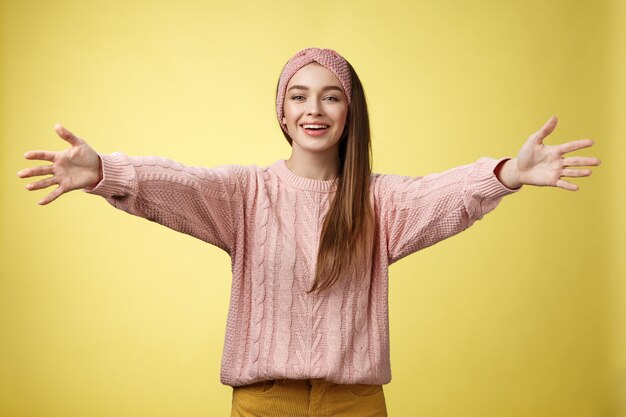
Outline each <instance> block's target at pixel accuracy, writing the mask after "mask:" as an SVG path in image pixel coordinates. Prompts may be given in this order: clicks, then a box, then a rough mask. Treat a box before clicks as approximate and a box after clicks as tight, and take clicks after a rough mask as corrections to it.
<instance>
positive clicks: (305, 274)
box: [84, 153, 517, 386]
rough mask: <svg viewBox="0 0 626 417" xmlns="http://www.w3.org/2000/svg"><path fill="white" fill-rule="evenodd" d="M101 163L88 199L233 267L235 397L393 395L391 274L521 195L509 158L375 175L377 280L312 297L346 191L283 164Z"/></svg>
mask: <svg viewBox="0 0 626 417" xmlns="http://www.w3.org/2000/svg"><path fill="white" fill-rule="evenodd" d="M100 158H101V160H102V170H103V179H102V181H101V182H100V183H99V184H97V186H96V187H93V188H85V189H84V191H85V192H87V193H91V194H96V195H100V196H102V197H104V198H105V199H106V200H107V201H108V202H109V203H110V204H111V205H113V206H114V207H116V208H119V209H121V210H124V211H126V212H128V213H130V214H133V215H136V216H140V217H143V218H146V219H148V220H151V221H154V222H158V223H160V224H162V225H164V226H167V227H169V228H171V229H174V230H177V231H179V232H182V233H186V234H189V235H191V236H194V237H196V238H198V239H201V240H203V241H205V242H207V243H210V244H212V245H215V246H217V247H219V248H221V249H223V250H224V251H226V252H227V253H228V254H229V255H230V257H231V261H232V262H231V266H232V283H231V295H230V306H229V310H228V316H227V318H226V335H225V339H224V351H223V354H222V367H221V372H220V380H221V382H222V383H223V384H226V385H230V386H240V385H246V384H250V383H253V382H256V381H261V380H266V379H279V378H291V379H309V378H323V379H325V380H328V381H330V382H334V383H337V384H387V383H388V382H389V381H390V380H391V367H390V360H389V353H390V352H389V317H388V267H389V265H391V264H392V263H394V262H397V261H398V260H400V259H402V258H403V257H405V256H407V255H409V254H411V253H413V252H415V251H418V250H420V249H423V248H425V247H428V246H430V245H433V244H435V243H437V242H439V241H441V240H442V239H445V238H447V237H449V236H452V235H454V234H456V233H459V232H461V231H462V230H464V229H466V228H467V227H469V226H471V225H472V224H473V223H474V222H475V221H476V220H479V219H481V218H482V217H483V216H484V215H485V214H486V213H488V212H489V211H491V210H493V209H494V208H495V207H496V206H497V204H498V203H499V202H500V200H501V198H502V197H503V196H505V195H507V194H511V193H514V192H516V191H517V190H511V189H508V188H507V187H505V186H504V185H503V184H501V183H500V182H499V181H498V179H497V178H496V177H495V175H494V173H493V171H494V169H495V167H496V165H497V164H498V163H499V162H501V161H502V160H504V158H503V159H501V160H496V159H491V158H481V159H479V160H478V161H476V162H475V163H473V164H469V165H464V166H460V167H457V168H453V169H450V170H448V171H445V172H443V173H438V174H431V175H427V176H424V177H407V176H400V175H392V174H377V173H372V177H371V187H370V202H371V204H372V207H373V208H374V212H375V215H376V234H375V241H374V253H373V255H374V257H373V259H372V263H371V264H372V267H371V269H370V270H369V272H368V273H367V274H365V276H357V274H356V272H355V271H356V270H355V269H354V268H353V269H352V270H351V271H346V274H345V275H344V276H343V277H341V279H339V280H338V281H337V282H336V283H335V285H334V286H333V287H331V288H330V289H326V290H324V291H321V292H320V293H317V294H315V293H312V294H307V293H306V292H305V290H306V289H308V288H310V287H311V286H312V284H313V279H314V277H315V265H316V261H317V248H318V245H319V238H320V233H321V230H322V225H323V222H324V219H325V217H326V215H327V213H328V210H329V208H330V203H331V202H332V198H333V197H334V195H335V192H336V189H337V181H338V180H337V179H335V180H329V181H320V180H313V179H310V178H304V177H300V176H298V175H296V174H294V173H293V172H291V171H290V170H289V168H288V167H287V165H286V164H285V161H284V160H278V161H276V162H275V163H273V164H272V165H270V166H266V167H258V166H256V165H249V166H242V165H221V166H217V167H214V168H202V167H188V166H184V165H182V164H180V163H177V162H175V161H172V160H169V159H165V158H158V157H152V156H148V157H131V156H127V155H124V154H122V153H113V154H110V155H100Z"/></svg>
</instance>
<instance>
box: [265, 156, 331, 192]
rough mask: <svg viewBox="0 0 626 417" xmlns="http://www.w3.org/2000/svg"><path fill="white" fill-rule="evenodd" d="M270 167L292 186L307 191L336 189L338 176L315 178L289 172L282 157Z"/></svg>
mask: <svg viewBox="0 0 626 417" xmlns="http://www.w3.org/2000/svg"><path fill="white" fill-rule="evenodd" d="M270 169H271V170H272V171H274V172H275V173H276V175H278V177H279V178H280V179H281V180H283V181H284V182H285V183H287V184H289V185H291V186H292V187H294V188H298V189H300V190H307V191H318V192H331V191H335V190H336V189H337V182H338V178H335V179H333V180H326V181H323V180H315V179H312V178H306V177H301V176H299V175H296V174H294V173H293V172H291V170H290V169H289V167H287V164H286V163H285V160H284V159H279V160H278V161H276V162H274V163H273V164H272V165H271V166H270Z"/></svg>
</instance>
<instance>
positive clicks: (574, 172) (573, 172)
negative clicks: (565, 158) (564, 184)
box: [561, 169, 591, 177]
mask: <svg viewBox="0 0 626 417" xmlns="http://www.w3.org/2000/svg"><path fill="white" fill-rule="evenodd" d="M589 175H591V170H590V169H564V170H563V173H562V175H561V176H563V177H588V176H589Z"/></svg>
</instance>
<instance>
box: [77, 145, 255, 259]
mask: <svg viewBox="0 0 626 417" xmlns="http://www.w3.org/2000/svg"><path fill="white" fill-rule="evenodd" d="M99 156H100V159H101V161H102V173H103V178H102V180H101V181H100V182H99V183H98V184H96V185H95V186H94V187H87V188H83V191H84V192H86V193H90V194H96V195H100V196H102V197H104V198H105V199H106V200H107V201H108V202H109V203H110V204H111V205H112V206H114V207H116V208H118V209H120V210H123V211H125V212H127V213H130V214H133V215H135V216H139V217H143V218H145V219H147V220H150V221H153V222H157V223H159V224H162V225H164V226H166V227H169V228H170V229H173V230H176V231H178V232H181V233H185V234H188V235H191V236H194V237H196V238H198V239H201V240H203V241H205V242H207V243H210V244H212V245H215V246H217V247H219V248H221V249H223V250H224V251H226V252H227V253H228V254H230V253H231V249H232V246H233V242H234V239H235V232H236V230H235V222H236V219H239V218H241V219H242V218H243V213H242V212H240V211H243V208H242V204H243V192H244V191H243V190H244V188H245V186H246V175H245V167H242V166H239V165H221V166H217V167H215V168H203V167H188V166H185V165H182V164H180V163H178V162H176V161H172V160H170V159H166V158H161V157H155V156H127V155H125V154H123V153H121V152H115V153H112V154H109V155H99Z"/></svg>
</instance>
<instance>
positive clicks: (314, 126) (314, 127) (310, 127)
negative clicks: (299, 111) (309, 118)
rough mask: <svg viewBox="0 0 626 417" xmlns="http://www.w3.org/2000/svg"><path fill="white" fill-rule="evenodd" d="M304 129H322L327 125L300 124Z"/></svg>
mask: <svg viewBox="0 0 626 417" xmlns="http://www.w3.org/2000/svg"><path fill="white" fill-rule="evenodd" d="M302 127H304V128H305V129H322V128H325V127H328V126H327V125H302Z"/></svg>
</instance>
